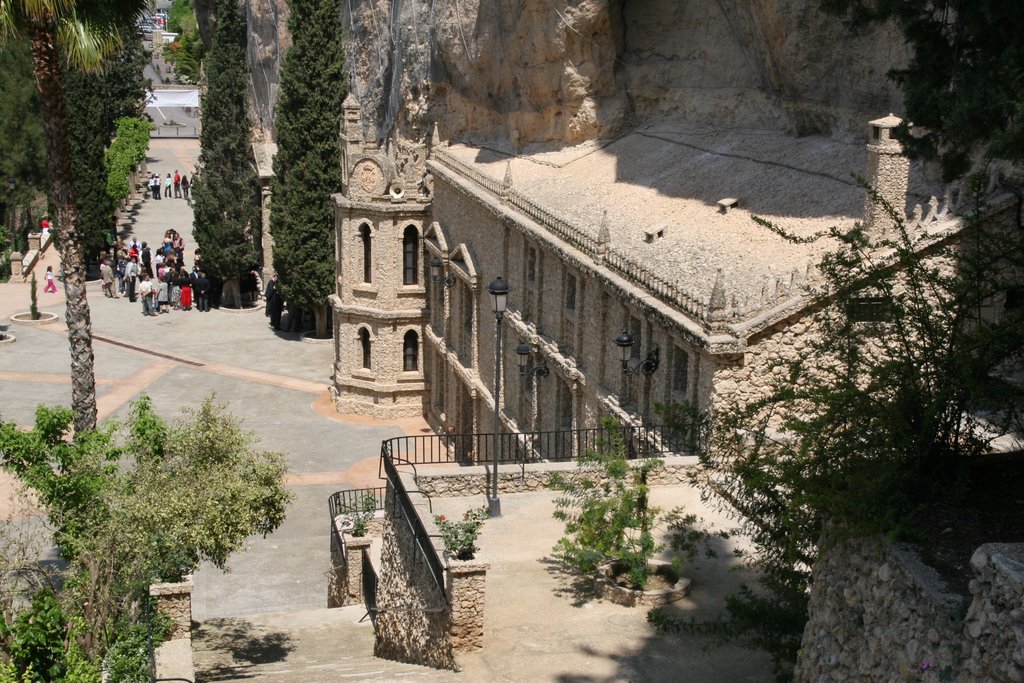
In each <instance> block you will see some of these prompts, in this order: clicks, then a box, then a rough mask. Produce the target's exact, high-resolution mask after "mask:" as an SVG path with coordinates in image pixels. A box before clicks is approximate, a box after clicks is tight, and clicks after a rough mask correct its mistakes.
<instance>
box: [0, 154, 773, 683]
mask: <svg viewBox="0 0 1024 683" xmlns="http://www.w3.org/2000/svg"><path fill="white" fill-rule="evenodd" d="M197 156H198V141H196V140H166V139H162V140H154V141H153V143H152V145H151V148H150V155H149V159H148V165H149V170H150V172H156V173H159V174H160V175H161V176H164V175H166V173H168V172H171V173H173V172H174V169H176V168H177V169H179V170H181V171H183V172H186V173H188V174H189V175H191V173H192V171H193V169H194V166H195V162H196V158H197ZM191 226H192V211H191V208H190V207H189V206H188V204H187V203H186V202H184V201H183V200H180V199H162V200H160V201H156V200H153V199H146V200H140V201H139V203H138V204H136V206H135V209H134V211H133V214H132V216H131V217H130V219H129V220H128V221H127V222H126V223H125V224H124V230H125V234H126V235H127V236H129V237H132V236H135V237H138V238H139V240H140V241H143V240H145V241H147V242H149V243H150V245H155V244H159V243H160V242H161V241H162V239H163V234H164V231H165V230H167V229H169V228H174V229H175V230H177V231H178V232H179V233H180V234H182V235H183V236H184V239H185V242H186V248H185V253H186V263H187V265H189V266H191V253H192V251H193V249H194V248H195V244H194V241H193V240H192V235H191ZM46 265H53V266H54V271H55V272H57V271H59V265H60V264H59V259H58V257H57V254H56V252H55V250H54V249H53V248H50V249H49V250H47V252H46V254H45V256H44V260H43V263H42V265H41V266H40V268H41V270H40V272H42V271H43V270H45V267H46ZM40 289H41V288H40ZM39 297H40V299H39V300H40V304H39V305H40V309H41V310H43V311H50V312H53V313H56V314H58V315H59V316H60V320H59V321H58V322H55V323H53V324H50V325H43V326H35V327H33V326H25V325H18V324H13V323H11V322H10V316H11V315H12V314H14V313H17V312H21V311H25V310H27V309H28V302H29V287H28V285H27V284H21V283H16V284H9V283H3V284H0V330H2V331H4V332H6V333H9V334H13V335H15V336H16V338H17V341H16V342H14V343H13V344H4V345H0V417H2V419H3V420H4V421H14V422H16V423H18V424H19V425H24V426H30V425H31V424H32V422H33V414H34V410H35V407H36V406H37V405H39V404H45V405H58V404H59V405H69V404H70V398H71V385H70V375H69V372H70V370H69V367H70V359H69V354H68V351H67V336H66V334H67V330H66V327H65V325H64V323H63V314H64V299H63V295H62V292H61V291H60V290H59V291H58V293H57V294H44V293H42V292H41V291H40V294H39ZM89 303H90V306H91V308H92V321H93V334H94V350H95V354H96V378H97V396H98V406H99V415H100V419H101V420H105V419H108V418H112V417H123V416H125V415H126V412H127V410H128V406H129V404H130V402H131V401H132V400H134V399H137V398H138V397H139V396H140V395H142V394H147V395H149V396H150V397H151V398H152V400H153V403H154V405H155V407H156V410H157V412H158V413H159V414H160V415H162V416H163V417H164V418H166V419H174V418H175V417H177V416H178V415H180V413H181V408H182V407H183V406H190V405H191V406H195V405H198V404H199V402H200V401H201V400H202V399H203V398H204V397H205V396H207V395H209V394H211V393H215V394H216V396H217V399H218V400H219V401H222V402H224V403H226V404H227V406H228V409H229V411H230V412H231V413H233V414H234V415H237V416H238V417H239V418H240V419H241V421H242V423H243V426H244V427H245V428H246V429H248V430H250V431H252V432H254V433H255V434H256V436H257V437H258V439H259V446H260V447H261V448H263V449H266V450H277V451H281V452H283V453H285V454H286V456H287V460H288V463H289V475H288V486H289V489H290V490H291V491H292V492H293V493H294V494H295V498H294V501H293V503H292V505H291V508H290V509H289V513H288V517H287V519H286V521H285V522H284V524H283V525H282V527H281V528H280V529H278V530H277V531H276V532H275V533H273V534H271V535H270V536H269V537H267V538H265V539H264V538H259V537H256V538H253V539H251V548H250V549H249V550H248V551H246V552H244V553H240V554H238V555H236V556H235V557H234V558H232V560H231V562H230V569H231V571H230V572H229V573H226V574H223V573H221V572H219V571H217V570H215V569H213V568H211V567H206V566H204V567H201V568H200V569H199V570H198V571H197V572H196V575H195V592H194V595H193V613H194V619H195V620H196V621H197V622H198V624H197V629H196V633H195V641H194V643H193V650H194V652H195V659H196V669H197V678H196V680H198V681H212V680H218V681H228V680H241V679H248V678H257V679H259V680H265V681H276V682H280V683H285V682H290V681H295V682H296V683H299V682H301V683H312V682H315V681H325V682H327V681H337V680H398V679H401V680H404V679H406V678H409V677H413V678H426V679H430V680H462V681H485V680H487V681H527V680H528V681H561V682H580V683H582V682H584V681H595V682H596V681H609V682H610V681H627V680H629V681H708V682H710V681H719V680H730V681H763V680H767V679H768V674H767V672H768V670H769V667H768V664H767V661H766V658H765V657H764V656H763V655H762V654H759V653H752V652H749V651H746V650H742V649H740V648H737V647H735V646H727V647H718V648H713V649H711V650H710V651H708V652H705V651H704V649H705V647H706V646H707V645H709V644H710V642H711V641H710V640H708V639H706V638H692V637H688V636H656V635H655V634H654V633H653V631H651V629H650V628H649V627H648V626H647V625H646V624H645V623H644V622H645V616H646V612H645V610H628V609H625V608H622V607H619V606H617V605H611V604H609V603H604V602H602V601H599V600H596V599H584V600H580V599H577V598H576V597H574V596H573V592H572V591H571V590H570V582H569V581H568V579H567V578H566V577H564V576H562V575H561V574H560V573H559V572H558V571H557V569H556V568H555V567H554V566H553V565H552V563H551V562H550V560H549V559H547V555H548V554H549V551H550V548H551V546H552V545H553V543H554V541H555V539H556V538H557V537H558V535H559V533H560V532H559V529H558V526H557V525H556V524H555V522H554V521H553V520H552V518H551V514H550V513H551V509H552V504H551V498H552V494H550V493H536V494H523V495H517V496H508V497H506V499H505V500H504V501H503V503H504V505H503V508H504V510H505V516H504V517H502V518H501V519H499V520H494V521H492V522H490V523H488V524H487V525H485V530H484V534H483V536H482V538H481V547H482V548H484V551H485V552H484V554H485V555H486V558H485V559H486V560H487V561H489V562H491V564H492V570H491V573H490V574H489V576H488V582H489V586H488V597H487V600H488V607H487V621H486V624H485V632H486V634H487V635H486V637H485V649H484V650H483V651H481V652H479V653H477V654H474V655H470V656H468V657H466V658H464V659H465V661H464V664H465V667H466V668H465V671H464V672H462V673H460V674H454V673H451V672H443V671H435V670H431V669H425V668H423V667H415V666H409V665H401V664H395V663H392V662H386V661H383V660H377V659H374V658H373V657H372V656H371V653H372V648H373V644H372V643H373V634H372V627H371V626H370V622H369V620H368V619H365V618H364V617H365V610H363V609H362V608H361V607H348V608H343V609H335V610H328V609H326V608H325V605H326V600H327V571H328V567H329V538H328V533H327V531H328V515H327V497H328V495H329V494H331V493H333V492H334V491H337V490H339V489H344V488H349V487H361V486H375V485H379V484H380V482H379V480H378V479H377V461H378V453H379V449H380V442H381V440H382V439H385V438H388V437H391V436H397V435H401V434H416V433H426V432H428V430H427V427H426V425H425V423H423V421H422V420H419V419H412V420H405V421H401V422H398V423H383V422H375V421H371V420H368V419H365V418H357V417H354V416H345V415H339V414H338V413H337V412H336V411H335V410H334V406H333V405H332V403H331V401H330V397H329V394H328V388H327V387H328V384H329V381H330V373H331V364H332V362H333V346H332V345H331V344H329V343H328V344H318V343H309V342H305V341H302V340H301V339H300V337H299V335H297V334H292V333H286V332H275V331H273V330H272V329H271V328H270V327H269V325H268V324H267V319H266V317H265V316H264V315H263V309H262V303H261V304H260V306H258V307H255V308H252V309H246V310H242V311H229V310H213V311H210V312H208V313H200V312H198V311H195V310H192V311H187V312H186V311H172V312H171V313H168V314H166V315H161V316H158V317H156V318H147V317H144V316H143V315H142V309H141V304H138V303H136V304H132V303H129V302H128V300H127V299H126V298H122V299H107V298H104V297H103V296H102V293H101V290H100V286H99V282H98V281H96V282H91V283H90V284H89ZM0 484H2V485H3V488H4V489H6V490H9V489H10V487H11V486H10V481H9V480H3V481H2V482H0ZM661 495H662V496H664V497H665V498H666V502H670V503H675V502H681V501H682V500H683V499H693V500H691V501H689V502H691V503H694V504H697V505H699V503H698V502H697V501H696V496H695V495H694V494H693V492H691V491H687V490H684V489H683V488H677V489H665V490H663V491H662V493H661ZM0 497H2V500H4V501H6V500H7V499H8V496H7V495H5V491H4V490H3V489H0ZM483 503H484V500H483V498H482V497H481V498H480V500H467V499H444V500H439V501H436V502H435V508H436V509H437V510H440V511H447V512H449V513H452V514H458V512H459V511H461V510H463V509H466V508H468V507H472V506H476V505H481V504H483ZM6 512H7V514H8V515H9V514H10V511H9V510H8V511H6ZM726 564H728V562H726V561H724V560H723V561H721V562H719V563H717V564H712V565H706V566H704V567H703V568H694V570H693V571H694V572H695V573H696V574H695V575H694V579H695V586H696V587H695V589H694V595H693V596H692V597H691V598H690V599H688V600H687V601H685V602H684V603H682V604H681V605H680V607H679V608H678V609H679V610H680V612H679V613H680V614H682V615H685V616H694V617H695V618H697V619H698V620H713V619H715V618H717V616H718V615H719V614H720V613H721V609H722V595H723V594H724V593H723V591H724V590H726V589H728V588H729V587H735V585H736V583H737V582H738V581H739V578H738V577H733V576H732V575H730V574H728V573H727V572H725V571H724V570H725V567H726Z"/></svg>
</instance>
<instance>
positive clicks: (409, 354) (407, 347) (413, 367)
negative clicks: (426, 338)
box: [402, 330, 420, 372]
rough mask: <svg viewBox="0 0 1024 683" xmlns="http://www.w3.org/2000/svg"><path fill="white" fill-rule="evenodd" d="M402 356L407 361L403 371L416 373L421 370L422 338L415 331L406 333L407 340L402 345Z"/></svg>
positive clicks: (403, 365) (404, 363)
mask: <svg viewBox="0 0 1024 683" xmlns="http://www.w3.org/2000/svg"><path fill="white" fill-rule="evenodd" d="M402 355H403V358H404V359H405V360H404V362H403V364H402V369H403V370H405V371H406V372H416V371H417V370H419V369H420V338H419V336H418V335H417V334H416V332H415V331H414V330H409V331H408V332H406V333H405V340H404V342H403V343H402Z"/></svg>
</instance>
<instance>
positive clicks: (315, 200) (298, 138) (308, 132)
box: [270, 0, 346, 337]
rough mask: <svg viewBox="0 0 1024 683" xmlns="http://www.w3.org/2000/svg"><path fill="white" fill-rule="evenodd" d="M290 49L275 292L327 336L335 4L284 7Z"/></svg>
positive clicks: (337, 91) (281, 126)
mask: <svg viewBox="0 0 1024 683" xmlns="http://www.w3.org/2000/svg"><path fill="white" fill-rule="evenodd" d="M288 5H289V8H290V12H291V13H290V16H289V20H288V28H289V29H290V30H291V34H292V36H293V42H292V46H291V48H289V50H288V53H287V55H286V56H285V60H284V65H283V66H282V69H281V95H280V99H279V100H278V103H277V117H276V125H277V144H278V150H277V155H276V157H275V158H274V175H275V178H274V185H273V187H274V199H273V202H272V203H271V206H270V231H271V234H272V235H273V237H274V269H275V270H276V271H277V274H278V277H279V285H278V287H279V290H280V292H281V295H282V296H283V297H284V299H285V300H286V301H288V302H289V305H291V306H294V307H296V308H300V309H303V310H310V311H312V312H313V314H314V316H315V318H316V334H317V336H318V337H326V336H327V320H328V317H327V314H328V303H327V297H328V295H330V294H331V293H332V292H333V291H334V262H333V259H332V256H333V254H334V202H333V201H332V199H331V195H332V194H333V193H336V192H341V168H340V165H339V160H340V158H341V151H340V141H339V130H340V125H341V103H342V100H344V98H345V92H346V89H345V75H344V55H343V53H342V50H341V44H342V43H341V16H342V9H341V5H340V3H339V2H338V0H324V1H321V0H289V2H288Z"/></svg>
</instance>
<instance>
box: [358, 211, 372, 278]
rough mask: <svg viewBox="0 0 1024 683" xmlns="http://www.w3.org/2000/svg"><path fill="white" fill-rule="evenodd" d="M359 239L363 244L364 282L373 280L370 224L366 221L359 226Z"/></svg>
mask: <svg viewBox="0 0 1024 683" xmlns="http://www.w3.org/2000/svg"><path fill="white" fill-rule="evenodd" d="M359 240H360V241H361V242H362V244H363V282H373V277H372V275H373V267H372V260H371V257H372V256H373V252H372V250H371V248H370V226H369V225H366V224H365V223H364V224H363V225H362V226H360V228H359Z"/></svg>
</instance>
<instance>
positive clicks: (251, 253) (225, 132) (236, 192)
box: [192, 0, 259, 305]
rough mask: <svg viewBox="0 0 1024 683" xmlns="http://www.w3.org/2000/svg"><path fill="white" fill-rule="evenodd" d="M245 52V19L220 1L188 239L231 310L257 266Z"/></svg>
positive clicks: (234, 5) (232, 1) (232, 4)
mask: <svg viewBox="0 0 1024 683" xmlns="http://www.w3.org/2000/svg"><path fill="white" fill-rule="evenodd" d="M245 49H246V28H245V19H244V17H243V16H242V14H241V12H240V11H239V6H238V2H237V0H219V2H218V3H217V24H216V27H215V28H214V33H213V45H212V46H211V48H210V54H209V56H208V57H207V61H206V78H207V84H206V91H205V92H204V94H203V99H202V125H203V129H202V133H201V134H200V139H199V142H200V148H201V150H200V152H199V167H198V169H197V171H196V173H195V175H194V176H193V180H194V182H195V185H194V189H193V192H192V200H193V201H192V206H193V210H194V212H195V221H194V226H193V231H192V234H193V235H194V236H195V238H196V243H197V245H198V246H199V248H200V249H201V250H202V264H203V267H204V269H205V270H206V272H207V274H209V275H212V276H213V277H215V278H217V279H219V280H222V281H223V282H224V289H225V290H226V292H228V293H230V297H226V299H225V303H228V304H229V305H230V303H231V301H233V302H234V303H236V304H237V305H240V304H241V297H240V296H239V294H238V289H239V287H238V279H239V276H240V275H241V274H242V272H244V271H245V270H246V269H248V268H250V267H251V266H252V265H253V264H254V263H256V261H257V258H256V249H255V247H254V246H253V242H252V238H251V230H252V229H254V226H256V225H258V221H259V185H258V182H257V180H256V173H255V171H254V170H253V166H252V162H251V156H252V153H251V151H250V148H249V113H248V100H247V97H246V87H247V83H248V75H247V74H248V67H247V66H246V61H245Z"/></svg>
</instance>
